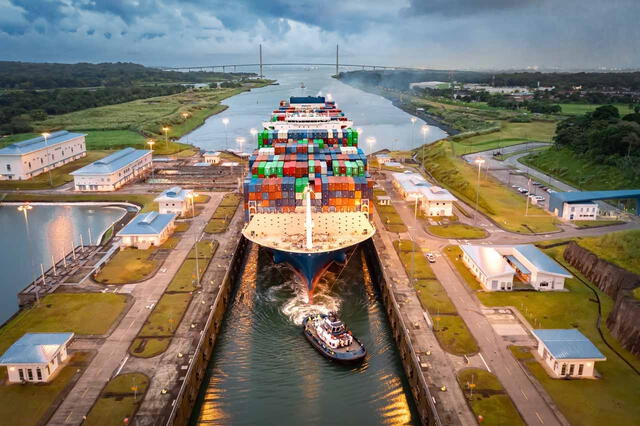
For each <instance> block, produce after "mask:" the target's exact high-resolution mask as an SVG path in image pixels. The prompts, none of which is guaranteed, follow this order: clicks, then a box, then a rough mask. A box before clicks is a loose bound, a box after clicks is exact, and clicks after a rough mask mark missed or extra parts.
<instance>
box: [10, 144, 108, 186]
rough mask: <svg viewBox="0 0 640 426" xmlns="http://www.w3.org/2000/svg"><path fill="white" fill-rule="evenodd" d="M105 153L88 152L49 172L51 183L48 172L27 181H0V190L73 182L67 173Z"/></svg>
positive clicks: (105, 153) (97, 158)
mask: <svg viewBox="0 0 640 426" xmlns="http://www.w3.org/2000/svg"><path fill="white" fill-rule="evenodd" d="M108 154H109V152H107V151H89V152H87V155H86V156H84V157H83V158H79V159H77V160H75V161H72V162H71V163H67V164H65V165H63V166H60V167H58V168H55V169H53V170H51V182H52V184H53V185H50V184H49V172H44V173H41V174H39V175H38V176H34V177H32V178H31V179H27V180H2V181H0V190H3V189H48V188H55V187H57V186H60V185H64V184H65V183H67V182H72V181H73V176H71V175H70V174H69V173H70V172H72V171H74V170H77V169H79V168H80V167H84V166H86V165H87V164H89V163H92V162H94V161H96V160H99V159H100V158H102V157H105V156H106V155H108Z"/></svg>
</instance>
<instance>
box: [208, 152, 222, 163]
mask: <svg viewBox="0 0 640 426" xmlns="http://www.w3.org/2000/svg"><path fill="white" fill-rule="evenodd" d="M221 161H222V156H221V153H220V152H219V151H215V152H214V151H207V152H205V153H204V162H205V163H209V164H214V165H217V164H220V162H221Z"/></svg>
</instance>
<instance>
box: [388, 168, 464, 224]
mask: <svg viewBox="0 0 640 426" xmlns="http://www.w3.org/2000/svg"><path fill="white" fill-rule="evenodd" d="M391 176H392V183H393V186H394V187H395V188H396V190H397V191H398V192H399V193H400V195H401V196H402V198H403V199H405V200H406V201H409V202H413V203H415V202H416V201H417V202H418V206H419V208H420V209H421V210H422V211H423V212H424V214H425V215H427V216H453V202H454V201H456V198H455V197H454V196H453V195H451V193H450V192H449V191H447V190H446V189H444V188H441V187H439V186H435V185H431V184H430V183H429V182H427V181H426V179H425V178H423V177H422V176H421V175H419V174H418V173H413V172H409V171H407V172H404V173H392V175H391Z"/></svg>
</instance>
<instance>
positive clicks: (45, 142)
mask: <svg viewBox="0 0 640 426" xmlns="http://www.w3.org/2000/svg"><path fill="white" fill-rule="evenodd" d="M49 136H51V134H50V133H47V132H44V133H43V134H42V137H43V138H44V146H45V147H46V148H47V163H48V162H49V160H50V154H49V144H48V142H47V140H48V139H49ZM49 186H50V187H52V188H53V179H52V178H51V164H49Z"/></svg>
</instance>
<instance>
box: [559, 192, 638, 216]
mask: <svg viewBox="0 0 640 426" xmlns="http://www.w3.org/2000/svg"><path fill="white" fill-rule="evenodd" d="M629 198H635V200H636V214H637V215H640V189H622V190H616V191H579V192H578V191H576V192H555V193H552V194H551V195H550V197H549V207H548V209H549V211H550V212H551V213H553V214H555V215H556V216H559V217H563V218H568V214H567V213H568V212H567V211H566V208H567V207H570V206H571V204H593V203H594V201H597V200H618V199H629Z"/></svg>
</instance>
